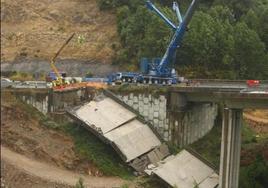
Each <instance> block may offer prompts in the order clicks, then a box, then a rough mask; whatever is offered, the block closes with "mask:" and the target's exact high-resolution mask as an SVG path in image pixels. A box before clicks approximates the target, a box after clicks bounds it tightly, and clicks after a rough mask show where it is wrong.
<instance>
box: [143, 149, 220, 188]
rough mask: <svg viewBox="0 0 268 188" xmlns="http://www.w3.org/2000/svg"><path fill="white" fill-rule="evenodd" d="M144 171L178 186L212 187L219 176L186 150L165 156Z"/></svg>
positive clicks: (187, 187) (216, 183) (191, 187)
mask: <svg viewBox="0 0 268 188" xmlns="http://www.w3.org/2000/svg"><path fill="white" fill-rule="evenodd" d="M145 172H146V173H147V174H149V175H152V174H156V175H157V176H159V177H160V178H161V179H163V180H164V181H165V182H167V183H168V184H169V185H171V186H177V187H180V188H193V187H195V186H199V187H203V188H205V187H206V188H214V187H216V186H217V185H218V182H219V177H218V175H217V174H216V173H215V171H214V170H213V169H212V168H210V167H209V166H207V165H206V164H205V163H204V162H202V161H201V160H199V159H198V158H197V157H195V156H194V155H193V154H191V153H189V152H188V151H186V150H183V151H181V152H180V153H179V154H177V155H176V156H174V155H172V156H169V157H167V158H166V159H164V160H163V161H160V162H158V164H157V166H155V165H150V166H149V168H148V169H147V170H145Z"/></svg>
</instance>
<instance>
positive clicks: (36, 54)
mask: <svg viewBox="0 0 268 188" xmlns="http://www.w3.org/2000/svg"><path fill="white" fill-rule="evenodd" d="M73 32H75V33H76V35H75V37H74V39H72V41H71V42H70V43H69V44H68V46H67V47H66V48H65V49H64V51H63V52H62V53H61V54H60V57H59V58H61V59H79V60H82V59H84V60H85V59H87V60H92V61H94V60H96V61H97V62H103V63H109V62H111V59H112V57H113V56H114V50H113V48H114V47H115V46H117V45H118V44H119V42H118V37H117V32H116V19H115V14H113V13H111V12H107V11H99V9H98V6H97V2H96V0H75V1H73V0H58V1H51V0H42V1H36V0H1V49H2V50H1V63H2V62H13V61H15V60H16V59H20V58H22V57H23V58H28V59H36V58H38V59H43V60H48V59H51V58H52V56H53V55H54V54H55V53H56V51H57V50H58V49H59V48H60V46H61V45H62V44H63V43H64V41H65V40H66V39H67V38H68V37H69V36H70V35H71V34H72V33H73ZM79 37H80V39H79Z"/></svg>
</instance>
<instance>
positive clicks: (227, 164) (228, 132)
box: [219, 108, 243, 188]
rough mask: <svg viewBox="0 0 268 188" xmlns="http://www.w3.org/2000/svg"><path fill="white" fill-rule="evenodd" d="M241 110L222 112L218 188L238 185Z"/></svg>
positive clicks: (225, 110)
mask: <svg viewBox="0 0 268 188" xmlns="http://www.w3.org/2000/svg"><path fill="white" fill-rule="evenodd" d="M242 111H243V110H242V109H228V108H225V109H224V112H223V124H222V140H221V163H220V182H219V184H220V188H237V187H238V183H239V168H240V149H241V125H242Z"/></svg>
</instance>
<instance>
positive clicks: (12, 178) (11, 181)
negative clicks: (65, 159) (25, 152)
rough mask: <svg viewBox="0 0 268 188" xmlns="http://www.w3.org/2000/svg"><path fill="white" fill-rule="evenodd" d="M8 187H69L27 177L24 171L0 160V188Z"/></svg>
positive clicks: (34, 177) (38, 178)
mask: <svg viewBox="0 0 268 188" xmlns="http://www.w3.org/2000/svg"><path fill="white" fill-rule="evenodd" d="M8 187H9V188H12V187H36V188H47V187H58V188H62V187H66V188H69V187H71V186H68V185H64V184H60V183H54V182H50V181H47V180H44V179H42V178H40V177H36V176H32V175H29V174H27V173H26V172H25V171H23V170H21V169H18V168H17V167H15V166H14V165H12V164H10V163H8V162H6V161H4V160H1V188H8Z"/></svg>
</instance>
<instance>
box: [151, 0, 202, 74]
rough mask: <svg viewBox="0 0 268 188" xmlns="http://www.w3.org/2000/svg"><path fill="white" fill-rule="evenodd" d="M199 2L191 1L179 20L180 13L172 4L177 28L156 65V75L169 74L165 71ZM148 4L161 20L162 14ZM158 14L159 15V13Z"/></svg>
mask: <svg viewBox="0 0 268 188" xmlns="http://www.w3.org/2000/svg"><path fill="white" fill-rule="evenodd" d="M198 1H199V0H193V1H192V3H191V5H190V6H189V8H188V10H187V12H186V14H185V16H184V17H183V18H182V20H181V16H180V12H179V7H178V6H177V5H176V4H174V7H175V8H174V9H175V11H176V13H177V15H178V16H177V17H178V19H179V22H180V24H179V26H177V27H176V30H175V34H174V35H173V38H172V40H171V42H170V44H169V46H168V48H167V50H166V52H165V54H164V56H163V58H162V59H161V61H160V63H159V64H158V66H157V67H156V74H157V75H159V76H167V75H168V74H169V70H167V67H168V65H170V64H171V62H172V61H173V59H174V58H175V55H176V49H177V48H178V47H179V46H180V44H181V42H182V39H183V36H184V34H185V31H186V27H187V25H188V24H189V22H190V21H191V19H192V16H193V14H194V11H195V9H196V6H197V3H198ZM148 4H150V5H151V6H150V7H151V9H153V10H155V12H156V13H157V14H158V15H159V16H160V17H161V18H162V19H163V16H162V15H163V14H162V13H161V12H160V11H159V10H158V11H156V8H155V6H154V5H153V4H152V3H151V2H150V1H148V2H147V6H148ZM159 12H160V13H159ZM169 25H174V24H169Z"/></svg>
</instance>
